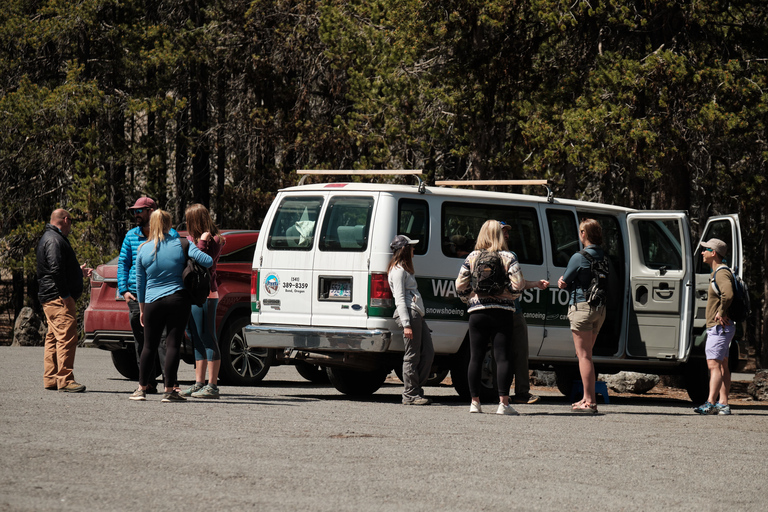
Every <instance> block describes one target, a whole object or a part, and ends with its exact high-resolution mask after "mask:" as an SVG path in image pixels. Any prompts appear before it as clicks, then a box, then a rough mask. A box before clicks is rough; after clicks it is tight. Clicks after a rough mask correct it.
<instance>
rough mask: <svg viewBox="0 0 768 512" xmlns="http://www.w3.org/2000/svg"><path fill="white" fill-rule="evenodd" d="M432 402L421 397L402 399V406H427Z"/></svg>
mask: <svg viewBox="0 0 768 512" xmlns="http://www.w3.org/2000/svg"><path fill="white" fill-rule="evenodd" d="M431 403H432V400H430V399H429V398H424V397H423V396H417V397H416V398H403V405H429V404H431Z"/></svg>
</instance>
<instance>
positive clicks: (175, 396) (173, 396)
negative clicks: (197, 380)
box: [162, 390, 187, 402]
mask: <svg viewBox="0 0 768 512" xmlns="http://www.w3.org/2000/svg"><path fill="white" fill-rule="evenodd" d="M162 401H163V402H186V401H187V399H186V398H184V397H183V396H181V395H180V394H179V393H178V391H176V390H174V391H171V392H170V393H164V394H163V400H162Z"/></svg>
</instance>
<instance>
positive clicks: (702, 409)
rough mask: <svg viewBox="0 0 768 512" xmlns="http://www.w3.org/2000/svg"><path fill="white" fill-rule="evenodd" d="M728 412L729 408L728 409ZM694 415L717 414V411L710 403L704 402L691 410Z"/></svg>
mask: <svg viewBox="0 0 768 512" xmlns="http://www.w3.org/2000/svg"><path fill="white" fill-rule="evenodd" d="M729 410H730V408H729ZM693 412H695V413H696V414H717V409H716V408H715V406H714V405H712V404H711V403H710V402H705V403H704V405H700V406H698V407H697V408H695V409H694V410H693Z"/></svg>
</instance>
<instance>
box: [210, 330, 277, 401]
mask: <svg viewBox="0 0 768 512" xmlns="http://www.w3.org/2000/svg"><path fill="white" fill-rule="evenodd" d="M250 323H251V322H250V319H249V318H248V317H245V316H240V317H235V318H233V319H231V320H230V321H229V322H228V323H227V325H226V327H225V328H224V329H223V330H222V333H223V334H222V336H221V339H220V340H219V347H220V348H221V370H220V372H221V380H222V381H223V382H224V383H225V384H229V385H231V386H251V385H254V384H256V383H258V382H261V380H262V379H263V378H264V377H265V376H266V375H267V372H269V366H270V365H271V364H272V361H273V360H274V351H273V350H272V349H268V348H259V347H249V346H248V344H247V343H246V342H245V331H244V329H245V327H246V326H247V325H250Z"/></svg>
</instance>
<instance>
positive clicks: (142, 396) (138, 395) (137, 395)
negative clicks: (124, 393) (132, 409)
mask: <svg viewBox="0 0 768 512" xmlns="http://www.w3.org/2000/svg"><path fill="white" fill-rule="evenodd" d="M128 399H129V400H146V399H147V392H146V391H145V390H143V389H141V388H136V391H134V392H133V393H132V394H131V396H129V397H128Z"/></svg>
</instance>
